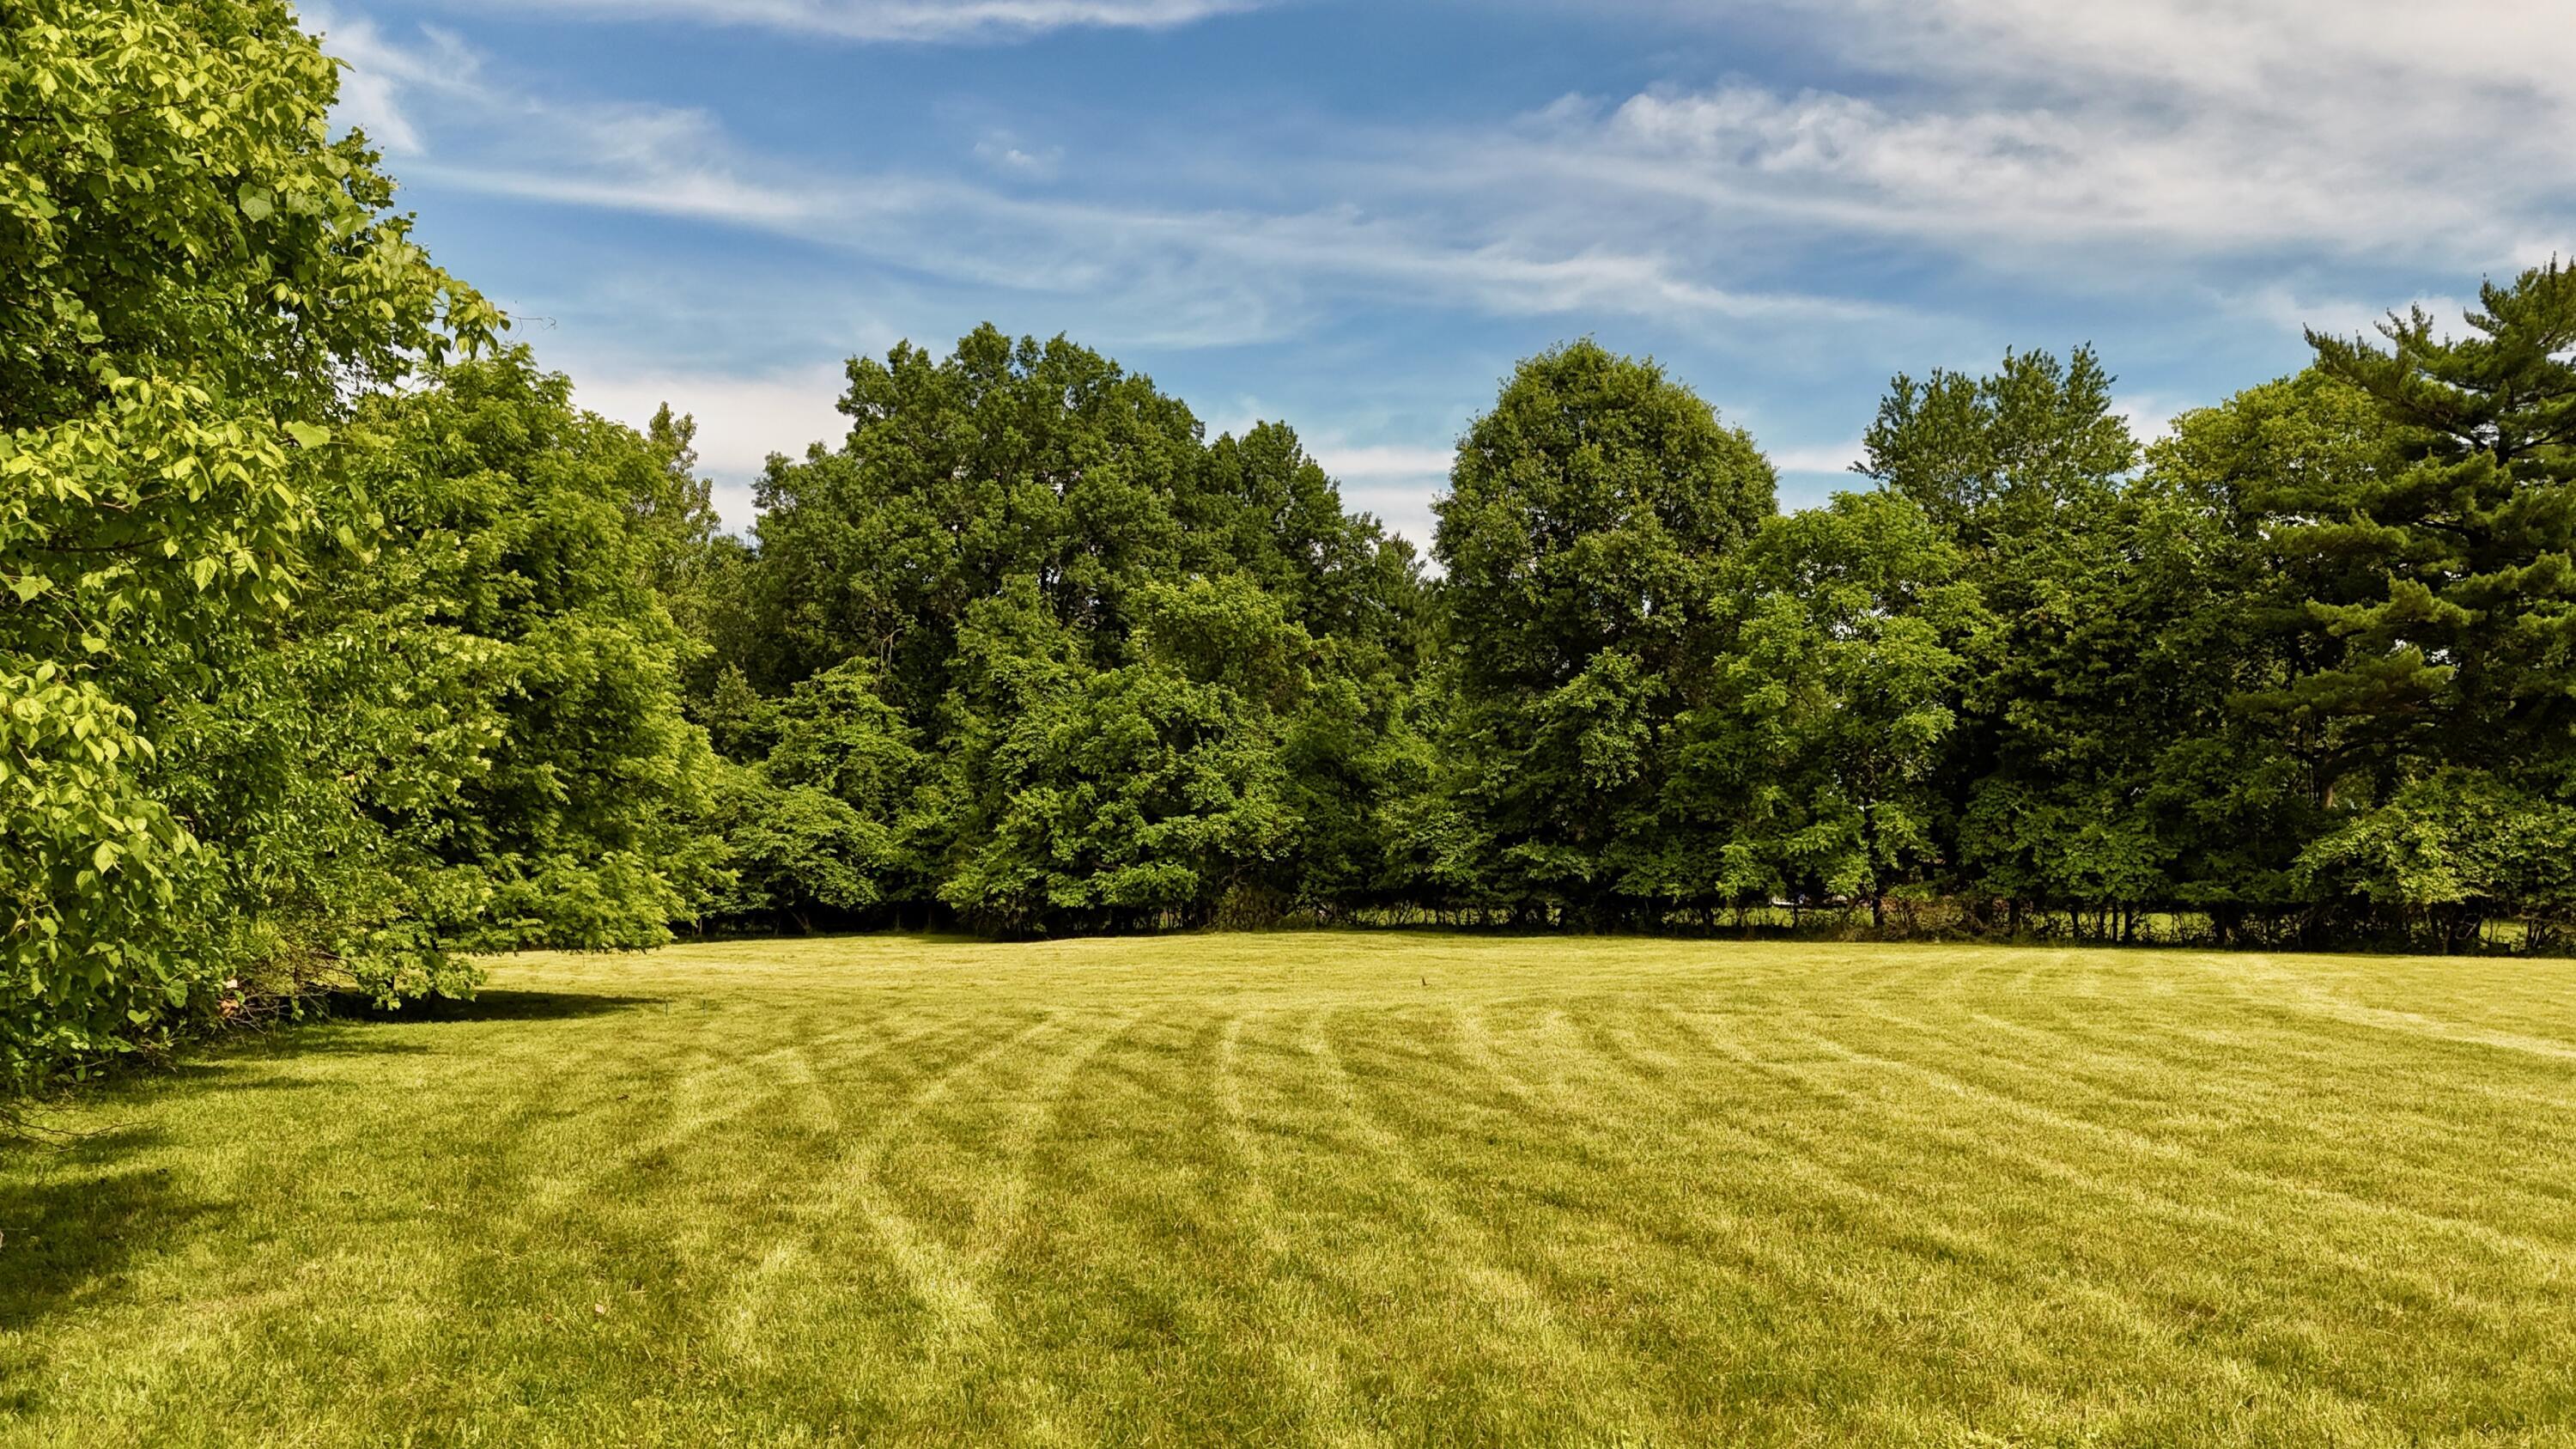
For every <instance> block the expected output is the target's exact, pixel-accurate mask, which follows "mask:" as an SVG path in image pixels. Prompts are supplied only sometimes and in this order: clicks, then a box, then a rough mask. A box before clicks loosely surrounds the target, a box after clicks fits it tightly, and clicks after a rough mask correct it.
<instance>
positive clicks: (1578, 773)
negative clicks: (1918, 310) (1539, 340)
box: [1433, 341, 1775, 919]
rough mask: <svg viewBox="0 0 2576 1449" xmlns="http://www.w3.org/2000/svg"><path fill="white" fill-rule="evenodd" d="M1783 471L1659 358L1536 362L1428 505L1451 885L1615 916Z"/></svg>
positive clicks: (1589, 354)
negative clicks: (1711, 624) (1701, 650)
mask: <svg viewBox="0 0 2576 1449" xmlns="http://www.w3.org/2000/svg"><path fill="white" fill-rule="evenodd" d="M1774 486H1775V485H1774V478H1773V474H1772V471H1771V466H1770V464H1769V463H1768V462H1766V461H1764V459H1763V458H1762V456H1761V454H1760V453H1758V452H1756V451H1755V450H1754V447H1753V444H1752V442H1751V440H1750V439H1748V438H1747V437H1746V436H1745V435H1744V433H1743V432H1742V431H1741V430H1739V429H1734V428H1729V427H1727V426H1725V425H1724V424H1722V423H1721V422H1719V421H1718V418H1717V414H1716V413H1715V412H1714V411H1713V410H1712V409H1711V408H1710V407H1709V406H1708V404H1707V403H1705V402H1703V401H1701V400H1700V399H1699V398H1698V397H1697V396H1695V395H1693V394H1692V393H1691V391H1690V390H1689V389H1688V388H1685V387H1683V386H1681V385H1680V384H1679V383H1676V382H1674V381H1673V380H1672V379H1671V378H1669V377H1667V376H1666V375H1665V374H1664V372H1663V370H1662V369H1661V368H1659V367H1656V366H1655V365H1654V364H1652V363H1650V362H1642V361H1639V360H1636V359H1634V358H1627V357H1619V356H1616V355H1614V354H1612V353H1610V352H1608V351H1607V350H1605V349H1603V348H1602V347H1600V346H1599V345H1597V344H1595V343H1592V342H1589V341H1585V342H1577V343H1573V344H1569V345H1567V346H1564V347H1560V348H1558V349H1556V350H1554V351H1551V352H1547V353H1542V354H1541V355H1539V356H1537V357H1533V358H1531V359H1529V360H1528V361H1526V362H1524V363H1522V364H1521V365H1520V367H1519V369H1518V370H1517V371H1516V372H1515V373H1514V374H1513V376H1512V378H1511V380H1510V381H1509V382H1508V383H1506V384H1505V385H1504V388H1503V391H1502V394H1501V396H1500V397H1499V398H1497V399H1496V401H1495V404H1494V407H1493V408H1492V410H1491V411H1489V412H1487V413H1485V414H1484V415H1483V416H1481V417H1479V418H1477V419H1476V420H1475V422H1474V423H1473V424H1471V425H1470V426H1469V428H1468V430H1467V434H1466V436H1465V437H1464V438H1463V439H1461V440H1460V443H1459V447H1458V457H1457V462H1456V464H1455V466H1454V468H1453V469H1452V471H1451V474H1450V492H1449V495H1448V496H1447V497H1446V498H1443V499H1441V500H1440V501H1439V503H1438V504H1437V505H1436V506H1437V510H1438V513H1439V527H1438V532H1437V534H1436V536H1435V542H1434V544H1433V554H1434V556H1435V557H1436V558H1437V559H1438V560H1439V561H1440V563H1441V564H1442V566H1443V567H1444V568H1445V569H1446V570H1447V579H1446V582H1445V584H1444V587H1443V592H1444V595H1445V606H1444V616H1445V619H1446V622H1447V629H1448V639H1447V651H1448V653H1447V658H1446V661H1445V664H1444V668H1445V669H1446V670H1447V671H1448V678H1449V679H1450V680H1451V681H1452V683H1453V685H1454V688H1455V691H1456V699H1455V701H1454V704H1453V705H1452V708H1451V713H1450V718H1449V719H1448V721H1447V725H1446V728H1447V735H1446V741H1445V745H1446V749H1447V750H1448V754H1449V758H1448V761H1447V770H1448V780H1447V784H1446V795H1447V798H1448V801H1449V804H1450V818H1449V821H1448V823H1447V825H1446V826H1445V827H1444V834H1445V836H1446V843H1445V845H1444V848H1443V861H1442V864H1441V865H1440V866H1439V867H1438V869H1439V870H1440V871H1441V873H1442V874H1443V875H1444V877H1445V879H1446V881H1447V884H1448V888H1449V889H1450V890H1452V891H1453V892H1455V893H1457V894H1458V895H1460V896H1461V897H1463V898H1467V899H1472V900H1476V901H1478V902H1490V903H1493V904H1495V905H1498V906H1501V907H1504V908H1507V909H1509V910H1511V911H1513V912H1514V913H1516V914H1517V915H1519V916H1520V917H1522V918H1525V919H1535V918H1538V917H1541V916H1544V915H1546V914H1548V913H1549V912H1551V911H1552V910H1555V909H1559V908H1566V909H1570V910H1571V911H1572V912H1573V913H1575V914H1576V915H1578V916H1584V917H1591V918H1596V919H1606V918H1613V917H1618V916H1623V915H1626V914H1629V913H1632V912H1634V911H1635V910H1637V909H1640V908H1642V907H1643V906H1644V905H1645V904H1646V903H1647V902H1648V901H1650V900H1651V899H1652V892H1651V890H1649V891H1648V892H1645V893H1642V894H1641V893H1640V892H1638V891H1635V890H1630V889H1627V888H1625V887H1623V885H1622V877H1623V876H1624V875H1625V874H1627V873H1628V871H1629V870H1630V869H1632V868H1633V867H1634V865H1635V864H1636V863H1637V861H1638V859H1639V858H1640V857H1641V856H1644V855H1651V854H1653V853H1655V850H1656V846H1655V841H1654V838H1653V837H1654V833H1655V830H1656V801H1657V799H1658V797H1659V795H1660V793H1661V786H1662V780H1663V776H1664V774H1665V772H1666V770H1667V760H1666V752H1667V751H1668V749H1669V748H1670V745H1671V739H1670V733H1669V727H1670V725H1671V723H1672V720H1673V719H1674V717H1675V715H1676V714H1677V713H1678V711H1679V710H1680V708H1681V700H1680V698H1679V697H1678V695H1677V692H1676V685H1677V684H1678V683H1679V681H1680V679H1681V677H1682V676H1683V674H1684V672H1685V671H1686V669H1687V668H1688V667H1689V666H1690V664H1691V661H1692V659H1693V650H1694V648H1695V647H1697V646H1698V644H1699V636H1700V634H1701V632H1702V631H1703V630H1704V629H1705V627H1706V625H1707V622H1708V618H1709V611H1710V607H1711V603H1712V600H1713V598H1714V596H1715V594H1716V591H1717V589H1718V587H1719V579H1720V570H1721V569H1722V567H1723V564H1724V561H1725V559H1726V558H1727V556H1728V555H1729V554H1730V553H1731V552H1733V551H1734V550H1735V549H1737V548H1739V547H1740V546H1742V545H1743V543H1744V542H1745V541H1746V540H1747V539H1749V538H1751V537H1752V536H1753V534H1754V532H1755V530H1757V529H1758V528H1760V527H1761V525H1762V521H1763V520H1764V519H1765V518H1767V517H1769V516H1770V515H1771V513H1772V511H1773V490H1774Z"/></svg>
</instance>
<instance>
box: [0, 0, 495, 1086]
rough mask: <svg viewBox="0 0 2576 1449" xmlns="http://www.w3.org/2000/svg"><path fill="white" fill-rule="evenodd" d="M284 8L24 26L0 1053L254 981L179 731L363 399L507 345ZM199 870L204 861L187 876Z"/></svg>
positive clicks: (8, 114) (16, 68)
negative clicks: (431, 251) (235, 978)
mask: <svg viewBox="0 0 2576 1449" xmlns="http://www.w3.org/2000/svg"><path fill="white" fill-rule="evenodd" d="M336 89H337V76H336V71H335V69H334V67H333V64H332V62H331V61H330V60H329V59H328V58H326V57H325V56H324V55H323V54H322V53H321V51H320V50H319V48H318V47H317V46H316V45H315V44H314V42H313V40H312V38H311V37H310V36H308V35H306V34H305V33H303V32H302V31H301V30H299V29H298V28H297V27H296V25H295V23H294V16H293V13H292V12H291V10H289V8H288V7H287V6H286V5H285V4H284V3H282V0H274V3H256V0H179V3H173V4H166V5H153V6H148V7H146V6H135V5H129V4H115V3H99V0H29V3H27V4H22V5H18V6H15V7H13V13H12V14H11V16H10V19H9V23H8V24H7V25H6V26H5V27H0V117H5V124H0V276H6V277H7V278H8V279H9V282H8V289H9V291H10V293H11V294H12V295H10V296H9V298H8V303H7V305H6V306H0V480H6V486H5V487H0V597H5V598H6V599H7V600H8V601H9V602H8V604H7V605H6V606H5V607H0V694H5V695H6V696H7V697H8V698H9V699H10V701H11V704H10V708H11V714H12V720H13V724H12V727H11V738H10V754H9V757H8V758H7V759H6V760H5V761H0V839H6V840H7V841H9V842H10V845H9V846H8V847H6V849H5V850H0V864H5V865H6V867H7V870H8V874H7V877H6V878H5V880H0V895H5V906H0V909H5V912H6V916H7V919H6V920H5V921H0V925H4V926H5V928H6V929H5V941H6V944H5V945H0V983H5V984H0V1076H5V1078H6V1079H7V1080H8V1081H9V1082H10V1083H12V1084H21V1085H23V1084H25V1083H27V1082H30V1081H33V1080H35V1079H36V1078H37V1077H39V1076H40V1075H41V1074H43V1073H44V1072H46V1071H48V1070H51V1069H52V1068H53V1067H54V1066H56V1065H57V1064H60V1063H64V1062H68V1061H73V1060H77V1059H81V1058H85V1057H88V1056H90V1055H93V1054H97V1053H101V1052H107V1051H112V1050H115V1049H119V1048H123V1047H130V1046H133V1045H136V1044H140V1043H145V1042H149V1041H152V1040H155V1039H158V1037H159V1036H160V1034H161V1033H162V1032H163V1031H164V1030H165V1029H166V1027H167V1026H168V1024H169V1023H171V1022H172V1021H173V1020H176V1019H179V1018H182V1017H185V1016H186V1015H189V1014H191V1013H209V1014H211V1013H213V1012H216V1011H218V1010H220V1009H223V1007H224V1005H225V1003H227V1002H230V1001H232V1000H234V999H235V998H234V997H233V996H232V995H230V994H228V993H227V991H226V990H225V988H223V987H222V986H221V985H220V982H221V981H222V980H224V979H226V978H227V974H228V973H229V972H231V971H232V970H234V969H235V968H236V967H237V966H239V965H240V964H241V960H242V953H241V951H240V949H239V942H238V941H236V940H235V939H234V938H233V935H232V929H231V926H230V925H229V924H228V923H227V922H226V921H225V920H224V919H223V915H222V912H221V911H220V910H219V908H218V905H217V904H216V902H217V901H219V899H220V896H219V894H209V892H213V891H214V890H215V887H214V886H212V885H211V884H209V883H208V882H207V881H206V880H205V879H203V878H197V877H202V873H203V872H205V871H207V870H211V869H212V863H211V862H210V861H209V860H208V859H207V858H206V856H205V853H204V852H202V851H198V850H195V849H192V848H191V846H190V842H191V841H192V840H193V836H192V835H191V834H190V833H189V830H188V827H189V826H190V824H191V823H192V822H190V821H189V820H187V819H185V818H183V817H182V816H181V815H180V814H179V813H178V812H176V811H173V810H172V809H171V808H170V806H169V804H168V802H167V800H166V799H165V798H164V795H165V788H164V782H163V780H162V775H163V773H164V772H166V771H168V770H169V769H171V768H173V767H174V766H176V765H179V764H182V763H184V762H182V761H179V760H177V759H176V758H175V757H174V752H172V751H169V750H165V749H161V748H158V747H157V746H156V744H155V741H156V740H157V739H158V738H159V737H160V736H161V734H162V733H163V731H164V730H165V729H166V728H168V727H169V721H170V717H171V716H172V715H174V714H177V713H182V712H185V711H187V710H189V709H193V708H196V707H199V706H201V705H202V704H203V703H204V702H205V700H206V699H207V698H208V697H209V696H210V695H213V694H216V693H220V692H221V691H222V689H223V682H222V681H223V676H222V674H221V672H220V668H221V666H222V665H223V664H224V663H225V662H226V661H227V660H228V659H229V658H231V657H233V656H234V655H236V654H237V653H238V652H239V651H240V650H241V649H242V648H243V647H245V642H244V641H245V637H246V634H248V633H251V632H255V631H256V630H257V629H259V628H260V627H261V626H262V623H263V621H265V620H267V619H270V618H272V617H274V616H275V615H277V614H278V613H279V612H281V611H283V610H285V609H287V608H288V607H289V606H290V603H291V600H292V599H293V597H294V595H295V592H296V590H297V589H298V588H299V586H300V585H301V584H302V582H303V579H304V575H305V572H306V570H305V559H306V552H307V546H308V543H309V541H310V539H311V538H312V536H313V534H314V532H315V530H316V528H317V526H318V525H319V523H320V521H321V509H320V505H319V503H318V501H317V497H316V477H317V469H316V467H315V452H316V450H320V449H323V447H324V445H325V444H326V442H327V441H328V439H329V438H330V436H331V433H332V428H333V425H334V424H335V423H336V422H337V420H338V419H339V418H341V417H342V416H343V415H344V413H345V411H346V407H347V401H346V400H347V399H348V398H349V397H351V396H353V395H356V394H359V393H363V392H364V391H365V390H367V389H368V388H370V387H373V386H376V385H379V384H381V383H383V382H385V381H388V380H390V379H393V378H396V377H399V376H401V375H402V374H403V373H405V372H406V371H407V370H409V368H410V367H411V365H412V364H413V362H414V361H415V360H416V359H418V358H423V357H427V358H432V359H435V358H437V357H439V356H441V355H443V354H444V353H445V352H446V351H447V350H448V349H449V347H450V346H451V344H452V342H454V341H460V340H461V341H463V342H466V343H468V344H471V343H474V342H477V341H479V340H482V339H485V338H488V337H489V336H490V335H491V334H492V333H493V332H494V331H495V330H496V329H497V328H498V327H499V325H500V319H499V316H498V314H497V313H495V312H494V311H493V310H492V309H491V307H490V306H489V305H488V304H486V303H485V302H484V301H483V300H482V299H481V298H480V297H479V296H477V295H476V294H475V293H473V292H472V291H471V290H470V289H468V288H466V287H465V286H463V285H462V284H460V283H458V282H457V281H456V280H455V279H454V278H452V277H450V276H449V275H447V274H446V273H445V272H443V271H441V270H439V269H438V268H436V267H434V266H432V265H431V264H430V263H429V262H428V261H427V260H426V258H424V257H423V256H422V254H421V252H420V251H419V249H418V248H417V247H416V246H414V245H413V244H412V242H411V241H410V239H409V235H408V233H409V222H408V220H407V219H406V218H403V217H399V216H394V215H390V214H388V212H387V210H386V207H387V205H388V203H389V201H390V199H391V196H392V184H391V183H390V182H389V181H388V180H387V179H386V178H385V177H384V176H383V175H382V174H380V173H379V172H378V171H377V170H376V166H375V156H374V154H373V153H372V152H371V151H369V150H368V148H367V146H366V143H365V141H364V139H363V138H362V137H358V136H354V135H352V136H348V137H344V138H342V139H340V140H337V141H333V140H331V139H329V131H328V128H327V124H326V117H327V114H328V112H329V109H330V106H331V103H332V101H333V98H334V95H335V93H336ZM190 878H194V879H190Z"/></svg>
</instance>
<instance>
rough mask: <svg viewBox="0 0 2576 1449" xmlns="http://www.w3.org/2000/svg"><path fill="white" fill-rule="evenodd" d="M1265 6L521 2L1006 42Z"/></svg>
mask: <svg viewBox="0 0 2576 1449" xmlns="http://www.w3.org/2000/svg"><path fill="white" fill-rule="evenodd" d="M1260 3H1261V0H514V3H513V5H512V7H511V8H512V9H514V10H530V9H534V10H552V11H557V12H560V13H564V14H570V15H578V16H586V17H590V18H594V19H601V20H641V19H655V20H680V21H692V22H696V23H700V24H706V25H737V26H749V27H757V28H760V29H765V30H783V31H787V32H789V33H792V34H798V35H819V36H826V37H830V38H832V39H836V40H858V41H1003V40H1017V39H1023V38H1025V37H1028V36H1033V35H1041V34H1044V33H1046V32H1048V31H1052V30H1070V29H1107V30H1162V29H1168V28H1170V27H1173V26H1178V25H1188V24H1190V23H1192V22H1194V21H1199V20H1205V19H1208V18H1210V17H1212V16H1217V15H1226V14H1231V13H1234V12H1237V11H1242V10H1250V9H1254V8H1256V7H1257V6H1258V5H1259V4H1260Z"/></svg>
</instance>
